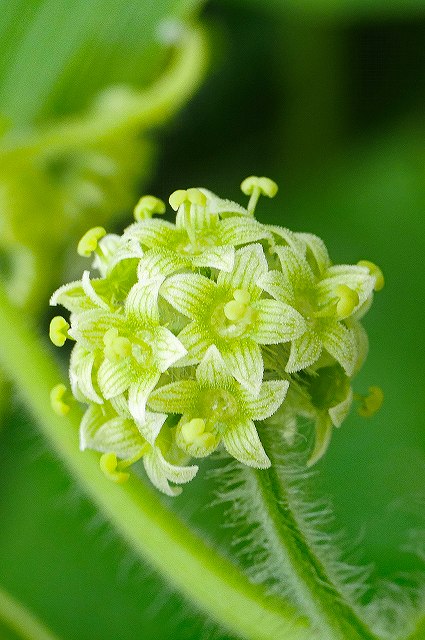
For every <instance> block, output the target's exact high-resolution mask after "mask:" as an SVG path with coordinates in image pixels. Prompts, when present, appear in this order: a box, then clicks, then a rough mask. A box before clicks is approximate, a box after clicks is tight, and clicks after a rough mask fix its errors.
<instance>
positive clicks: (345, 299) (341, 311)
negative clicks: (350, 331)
mask: <svg viewBox="0 0 425 640" xmlns="http://www.w3.org/2000/svg"><path fill="white" fill-rule="evenodd" d="M335 293H336V295H337V296H338V298H339V300H338V302H337V303H336V312H337V315H338V318H340V319H341V320H342V319H343V318H348V316H350V315H351V314H352V313H353V311H354V309H355V308H356V307H357V305H358V304H359V294H358V293H357V291H354V289H351V288H350V287H348V286H347V285H346V284H340V285H339V286H338V287H337V288H336V291H335Z"/></svg>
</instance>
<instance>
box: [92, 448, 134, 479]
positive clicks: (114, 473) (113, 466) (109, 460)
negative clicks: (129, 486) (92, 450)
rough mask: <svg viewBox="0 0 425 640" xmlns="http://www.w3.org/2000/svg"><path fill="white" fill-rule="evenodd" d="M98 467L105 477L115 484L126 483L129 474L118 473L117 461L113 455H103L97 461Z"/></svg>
mask: <svg viewBox="0 0 425 640" xmlns="http://www.w3.org/2000/svg"><path fill="white" fill-rule="evenodd" d="M99 465H100V468H101V470H102V471H103V473H104V474H105V476H106V477H107V478H108V479H109V480H112V482H116V483H117V484H122V483H123V482H127V480H128V479H129V477H130V474H129V473H125V472H123V471H118V469H117V467H118V460H117V456H116V455H115V453H104V454H103V455H102V456H101V458H100V460H99Z"/></svg>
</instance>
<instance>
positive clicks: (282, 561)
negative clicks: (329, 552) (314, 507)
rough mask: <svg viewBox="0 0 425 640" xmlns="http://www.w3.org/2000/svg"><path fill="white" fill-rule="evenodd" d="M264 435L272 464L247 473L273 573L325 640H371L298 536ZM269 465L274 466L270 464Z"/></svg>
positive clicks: (292, 511)
mask: <svg viewBox="0 0 425 640" xmlns="http://www.w3.org/2000/svg"><path fill="white" fill-rule="evenodd" d="M271 440H272V438H268V437H267V435H266V436H265V441H266V446H267V452H268V454H269V457H270V459H271V460H272V466H271V468H270V469H268V470H267V471H262V470H261V471H257V470H253V471H252V472H251V473H252V475H253V478H254V489H253V490H254V491H256V492H257V494H258V495H259V496H261V501H262V506H263V509H262V525H263V527H264V529H265V532H266V535H267V536H268V538H269V540H270V541H271V548H272V549H274V550H275V551H274V558H275V559H276V563H277V564H276V572H278V571H279V570H280V573H281V576H282V579H284V580H285V581H286V582H287V584H288V586H289V587H290V588H292V591H293V593H294V595H295V598H296V600H297V601H298V602H299V604H300V607H301V608H302V610H303V611H305V612H306V613H307V614H308V616H309V618H310V619H311V621H312V623H313V624H314V625H315V626H316V627H317V628H318V629H319V630H320V631H321V632H322V633H323V636H322V635H321V636H320V638H322V637H323V638H326V640H377V638H378V637H377V636H376V635H375V634H374V632H373V631H372V630H371V629H370V628H369V627H368V625H367V624H366V623H365V622H364V621H363V620H361V619H360V618H359V616H358V614H357V613H356V611H355V610H354V609H353V607H352V606H351V604H350V603H349V602H347V600H346V598H345V597H344V595H343V594H342V593H341V591H340V589H338V586H337V585H335V584H334V582H333V581H332V579H331V577H330V575H329V573H328V571H327V568H326V566H325V564H324V563H323V561H322V560H321V559H320V558H319V557H318V555H317V553H316V551H315V549H314V548H313V546H312V545H311V544H310V542H309V540H308V538H307V537H306V536H305V535H304V533H303V530H302V526H301V524H300V522H299V520H298V518H297V508H296V504H294V502H295V500H294V498H293V497H292V495H291V493H290V491H288V489H287V487H286V483H285V482H284V481H283V480H282V479H281V478H280V477H279V473H278V465H277V464H276V453H277V452H275V455H273V453H274V451H273V449H274V447H276V442H272V441H271ZM273 461H274V464H273Z"/></svg>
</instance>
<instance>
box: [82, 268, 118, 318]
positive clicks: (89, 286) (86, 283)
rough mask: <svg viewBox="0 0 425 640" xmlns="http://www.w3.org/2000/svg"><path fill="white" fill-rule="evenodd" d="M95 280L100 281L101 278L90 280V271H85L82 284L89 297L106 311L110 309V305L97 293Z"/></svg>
mask: <svg viewBox="0 0 425 640" xmlns="http://www.w3.org/2000/svg"><path fill="white" fill-rule="evenodd" d="M95 282H100V279H98V280H94V281H92V280H90V271H84V273H83V277H82V278H81V284H82V287H83V289H84V293H85V294H86V296H87V297H88V298H90V300H91V301H92V302H93V304H94V305H95V306H97V307H100V308H101V309H105V310H106V311H110V310H111V307H110V305H109V304H108V303H107V302H106V300H105V299H104V298H102V297H101V296H100V295H99V294H98V293H97V291H96V289H95V286H94V283H95Z"/></svg>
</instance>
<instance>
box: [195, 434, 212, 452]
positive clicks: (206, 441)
mask: <svg viewBox="0 0 425 640" xmlns="http://www.w3.org/2000/svg"><path fill="white" fill-rule="evenodd" d="M196 444H197V445H198V446H201V447H203V448H205V449H212V447H213V446H214V445H215V437H214V434H213V433H202V434H201V435H200V436H198V437H197V438H196Z"/></svg>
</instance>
